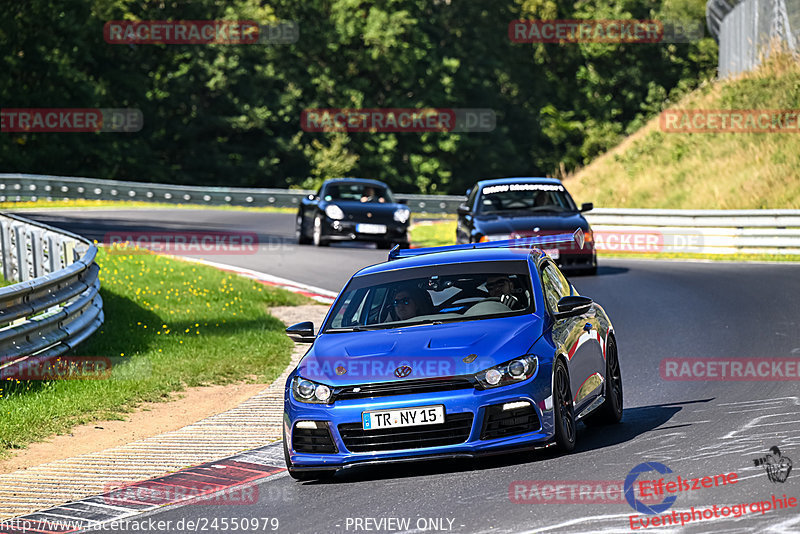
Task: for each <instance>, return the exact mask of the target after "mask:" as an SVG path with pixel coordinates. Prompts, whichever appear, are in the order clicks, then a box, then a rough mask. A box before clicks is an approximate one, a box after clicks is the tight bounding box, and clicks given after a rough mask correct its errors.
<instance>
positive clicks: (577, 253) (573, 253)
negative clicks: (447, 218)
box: [456, 178, 597, 274]
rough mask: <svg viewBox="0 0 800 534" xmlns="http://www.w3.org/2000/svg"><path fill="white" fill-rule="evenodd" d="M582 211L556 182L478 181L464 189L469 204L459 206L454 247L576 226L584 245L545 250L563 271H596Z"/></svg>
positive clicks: (584, 207) (587, 205)
mask: <svg viewBox="0 0 800 534" xmlns="http://www.w3.org/2000/svg"><path fill="white" fill-rule="evenodd" d="M593 207H594V206H593V205H592V204H591V203H585V204H583V205H582V206H581V207H580V208H578V207H577V206H576V205H575V201H574V200H572V197H571V196H570V195H569V193H568V192H567V190H566V189H565V188H564V186H563V185H562V183H561V181H560V180H556V179H554V178H497V179H493V180H482V181H480V182H478V183H476V184H475V186H474V187H472V189H469V190H467V200H466V202H465V203H464V204H462V205H461V206H459V207H458V226H457V228H456V243H458V244H463V243H480V242H485V241H499V240H505V239H517V238H520V237H531V236H538V235H550V234H560V233H563V232H573V231H575V230H576V229H578V228H580V229H581V230H583V232H584V234H585V236H586V245H585V247H584V248H583V249H578V248H577V247H575V246H573V245H571V244H565V245H559V246H557V247H556V246H553V247H551V248H548V249H547V250H545V252H547V253H548V254H549V255H550V257H551V258H553V260H555V262H556V263H557V264H558V266H559V267H560V268H561V269H562V270H565V271H571V272H585V273H589V274H594V273H596V272H597V255H596V253H595V248H594V239H593V235H592V231H591V228H590V227H589V223H588V222H587V221H586V219H585V218H584V216H583V215H582V214H581V213H582V212H586V211H589V210H591V209H592V208H593Z"/></svg>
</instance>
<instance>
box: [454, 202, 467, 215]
mask: <svg viewBox="0 0 800 534" xmlns="http://www.w3.org/2000/svg"><path fill="white" fill-rule="evenodd" d="M456 212H458V214H459V215H467V214H469V206H467V205H466V204H461V205H460V206H458V207H457V208H456Z"/></svg>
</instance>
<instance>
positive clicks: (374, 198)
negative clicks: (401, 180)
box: [361, 185, 386, 202]
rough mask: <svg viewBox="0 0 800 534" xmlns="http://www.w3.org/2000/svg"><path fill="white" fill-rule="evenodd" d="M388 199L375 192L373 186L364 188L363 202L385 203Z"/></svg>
mask: <svg viewBox="0 0 800 534" xmlns="http://www.w3.org/2000/svg"><path fill="white" fill-rule="evenodd" d="M385 201H386V199H385V198H383V197H382V196H378V193H376V192H375V188H374V187H372V186H369V185H368V186H366V187H365V188H364V194H363V195H362V196H361V202H385Z"/></svg>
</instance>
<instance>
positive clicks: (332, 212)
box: [325, 204, 344, 221]
mask: <svg viewBox="0 0 800 534" xmlns="http://www.w3.org/2000/svg"><path fill="white" fill-rule="evenodd" d="M325 215H327V216H328V217H330V218H331V219H334V220H336V221H338V220H340V219H344V212H343V211H342V208H340V207H339V206H337V205H336V204H328V205H327V206H325Z"/></svg>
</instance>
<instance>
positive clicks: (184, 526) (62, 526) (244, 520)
mask: <svg viewBox="0 0 800 534" xmlns="http://www.w3.org/2000/svg"><path fill="white" fill-rule="evenodd" d="M2 528H10V529H13V530H16V531H20V532H31V533H38V532H43V531H44V532H71V531H76V530H82V531H111V532H153V533H156V532H274V531H277V530H278V529H279V528H280V521H279V520H278V518H277V517H210V518H209V517H197V518H195V519H186V518H184V519H177V520H172V519H166V520H156V519H154V518H152V517H151V518H144V519H140V520H132V519H120V520H116V521H103V522H100V521H97V522H90V523H89V524H87V523H86V521H70V520H66V519H65V520H60V521H59V520H53V521H50V520H41V521H31V520H28V519H23V518H18V519H9V520H7V521H4V522H2V523H0V529H2Z"/></svg>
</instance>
